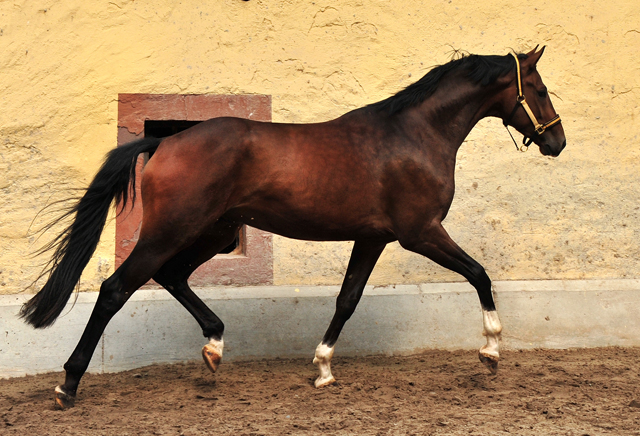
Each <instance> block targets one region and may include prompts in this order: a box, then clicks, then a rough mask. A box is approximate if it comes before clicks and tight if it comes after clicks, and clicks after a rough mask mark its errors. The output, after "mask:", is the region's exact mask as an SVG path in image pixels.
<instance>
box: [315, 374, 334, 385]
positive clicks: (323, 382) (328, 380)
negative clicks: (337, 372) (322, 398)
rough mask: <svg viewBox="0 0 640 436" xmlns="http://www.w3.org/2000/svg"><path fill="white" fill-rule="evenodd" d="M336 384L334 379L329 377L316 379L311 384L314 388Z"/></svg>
mask: <svg viewBox="0 0 640 436" xmlns="http://www.w3.org/2000/svg"><path fill="white" fill-rule="evenodd" d="M335 382H336V379H335V377H333V376H330V377H326V378H322V377H318V378H317V379H316V381H315V382H314V383H313V384H314V385H315V387H316V388H323V387H325V386H329V385H332V384H334V383H335Z"/></svg>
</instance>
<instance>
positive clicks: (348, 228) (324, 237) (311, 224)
mask: <svg viewBox="0 0 640 436" xmlns="http://www.w3.org/2000/svg"><path fill="white" fill-rule="evenodd" d="M274 212H275V211H272V212H265V211H259V210H242V211H240V210H236V211H232V212H231V213H229V214H225V216H227V217H228V218H233V219H234V220H237V221H241V222H243V223H245V224H246V225H248V226H251V227H255V228H258V229H260V230H264V231H267V232H271V233H275V234H277V235H280V236H284V237H287V238H292V239H301V240H307V241H353V240H361V239H366V240H381V241H389V242H391V241H394V240H395V239H396V237H395V236H394V234H393V231H392V230H391V228H390V226H389V225H388V224H387V223H386V222H385V221H384V220H382V219H376V217H373V216H369V217H366V216H361V217H355V218H352V219H345V217H336V216H331V215H324V216H315V217H312V216H307V215H306V214H296V213H295V212H289V213H286V214H284V213H283V214H280V213H274Z"/></svg>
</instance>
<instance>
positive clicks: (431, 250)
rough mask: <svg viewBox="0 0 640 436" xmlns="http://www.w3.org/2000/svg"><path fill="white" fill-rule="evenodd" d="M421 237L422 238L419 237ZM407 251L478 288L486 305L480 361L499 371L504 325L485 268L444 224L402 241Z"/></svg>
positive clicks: (492, 371)
mask: <svg viewBox="0 0 640 436" xmlns="http://www.w3.org/2000/svg"><path fill="white" fill-rule="evenodd" d="M416 235H421V236H416ZM399 242H400V244H401V245H402V246H403V247H404V248H406V249H407V250H411V251H414V252H416V253H419V254H422V255H424V256H426V257H428V258H429V259H431V260H433V261H434V262H436V263H438V264H440V265H441V266H443V267H445V268H448V269H450V270H452V271H455V272H457V273H458V274H461V275H462V276H464V278H466V279H467V280H468V281H469V283H471V285H472V286H473V287H474V288H476V291H477V292H478V296H479V297H480V305H481V306H482V318H483V326H484V331H483V334H484V335H485V336H486V338H487V343H486V345H484V346H483V347H482V348H481V349H480V355H479V357H480V360H481V361H482V363H483V364H484V365H485V366H486V367H487V368H488V369H489V371H491V373H492V374H496V373H497V371H498V360H499V358H500V354H499V338H500V333H501V332H502V325H501V324H500V319H499V318H498V312H497V311H496V306H495V303H494V301H493V295H492V293H491V279H489V276H488V275H487V273H486V272H485V270H484V268H483V267H482V265H480V264H479V263H478V262H476V261H475V260H473V259H472V258H471V256H469V255H468V254H467V253H465V252H464V251H463V250H462V248H460V247H459V246H458V245H457V244H456V243H455V242H454V241H453V240H452V239H451V237H450V236H449V235H448V234H447V232H446V230H445V229H444V227H442V225H440V224H434V225H432V227H431V228H429V229H428V230H426V229H425V230H423V231H422V232H414V233H412V235H411V236H410V237H408V238H401V239H399Z"/></svg>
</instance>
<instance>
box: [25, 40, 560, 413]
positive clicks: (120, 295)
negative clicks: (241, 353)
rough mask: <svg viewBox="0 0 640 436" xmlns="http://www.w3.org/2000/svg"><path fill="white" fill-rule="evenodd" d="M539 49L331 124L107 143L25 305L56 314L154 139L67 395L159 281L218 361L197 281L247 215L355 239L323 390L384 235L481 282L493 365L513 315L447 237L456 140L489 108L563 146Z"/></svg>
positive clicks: (231, 125)
mask: <svg viewBox="0 0 640 436" xmlns="http://www.w3.org/2000/svg"><path fill="white" fill-rule="evenodd" d="M542 52H543V50H541V51H538V52H536V50H535V49H534V50H532V51H531V52H530V53H528V54H519V55H517V56H516V55H506V56H478V55H470V56H466V57H463V58H461V59H458V60H454V61H451V62H449V63H447V64H445V65H442V66H439V67H436V68H434V69H433V70H431V71H430V72H429V73H428V74H427V75H426V76H424V77H423V78H422V79H420V80H419V81H418V82H416V83H414V84H413V85H410V86H409V87H407V88H406V89H404V90H403V91H401V92H399V93H398V94H396V95H395V96H393V97H390V98H388V99H386V100H384V101H381V102H379V103H375V104H372V105H370V106H367V107H364V108H361V109H357V110H354V111H352V112H349V113H347V114H345V115H343V116H341V117H340V118H337V119H335V120H332V121H329V122H325V123H318V124H275V123H273V124H272V123H261V122H256V121H249V120H244V119H237V118H217V119H212V120H209V121H205V122H203V123H201V124H198V125H196V126H194V127H192V128H190V129H188V130H185V131H183V132H181V133H178V134H176V135H174V136H170V137H168V138H165V139H162V140H161V139H143V140H140V141H137V142H133V143H131V144H127V145H125V146H122V147H119V148H117V149H114V150H113V151H111V152H110V153H109V155H108V157H107V159H106V161H105V163H104V165H103V166H102V168H101V169H100V171H99V172H98V174H97V175H96V177H95V178H94V180H93V182H92V183H91V185H90V186H89V188H88V189H87V191H86V193H85V195H84V196H83V197H82V199H80V201H79V202H78V203H77V204H76V205H75V207H73V208H72V209H71V210H70V211H69V212H68V213H67V215H66V216H70V215H75V219H74V220H73V222H72V224H71V225H69V227H68V228H67V229H66V230H65V231H64V232H63V233H62V234H61V235H60V236H58V238H57V239H56V240H55V241H54V243H52V246H51V247H52V248H55V253H54V255H53V258H52V260H51V262H50V268H49V269H48V270H47V271H46V272H47V273H48V274H49V278H48V281H47V283H46V284H45V285H44V287H43V288H42V290H40V292H38V293H37V294H36V295H35V296H34V297H33V298H32V299H31V300H30V301H29V302H28V303H26V304H25V306H24V307H23V308H22V312H21V314H22V316H24V317H25V318H26V320H27V321H28V322H29V323H31V324H32V325H33V326H35V327H46V326H49V325H51V324H52V323H53V322H54V321H55V319H56V317H57V316H58V315H59V314H60V312H61V311H62V309H63V307H64V305H65V304H66V302H67V301H68V299H69V296H70V295H71V293H72V292H73V289H74V287H75V286H76V284H77V282H78V280H79V278H80V274H81V272H82V270H83V269H84V267H85V266H86V264H87V262H88V261H89V259H90V257H91V255H92V253H93V251H94V250H95V247H96V244H97V243H98V239H99V237H100V234H101V232H102V229H103V226H104V224H105V220H106V217H107V214H108V211H109V208H110V207H111V204H112V202H113V200H114V199H115V200H116V201H119V202H121V204H124V203H126V202H127V200H128V199H129V200H130V201H133V200H134V199H133V198H130V195H131V194H130V193H131V192H132V191H131V189H132V186H133V184H134V183H135V180H134V175H135V173H134V167H135V162H136V159H137V156H138V155H139V154H140V153H144V152H149V153H150V154H151V158H150V159H149V161H148V163H147V165H146V167H145V169H144V173H143V176H142V203H143V209H144V213H143V219H142V227H141V231H140V238H139V240H138V243H137V245H136V246H135V248H134V250H133V252H132V253H131V255H130V256H129V258H127V259H126V261H125V262H124V263H123V264H122V265H121V266H120V268H118V269H117V271H116V272H115V273H114V274H113V275H112V276H111V277H109V278H108V279H107V280H105V281H104V283H103V284H102V286H101V288H100V294H99V296H98V300H97V302H96V305H95V308H94V310H93V313H92V315H91V318H90V319H89V322H88V324H87V327H86V329H85V331H84V334H83V335H82V338H81V339H80V342H79V343H78V346H77V347H76V349H75V350H74V352H73V354H72V355H71V357H70V358H69V360H68V361H67V363H66V364H65V365H64V368H65V370H66V379H65V382H64V384H63V385H61V386H58V387H57V388H56V402H57V403H58V405H59V406H61V407H69V406H71V405H73V403H74V400H75V395H76V390H77V388H78V384H79V382H80V379H81V377H82V376H83V374H84V373H85V371H86V369H87V366H88V365H89V360H90V359H91V356H92V354H93V352H94V349H95V347H96V345H97V343H98V340H99V338H100V336H101V335H102V333H103V331H104V329H105V327H106V326H107V323H108V322H109V320H110V319H111V317H113V315H114V314H115V313H116V312H118V310H119V309H120V308H122V306H123V305H124V303H125V302H126V301H127V300H128V299H129V297H131V295H132V294H133V293H134V292H135V291H136V289H138V288H139V287H140V286H141V285H143V284H144V283H146V282H147V281H148V280H149V279H151V278H153V279H154V280H156V281H157V282H158V283H160V284H161V285H162V286H163V287H165V288H166V289H167V290H168V291H169V292H170V293H171V295H173V296H174V297H175V298H176V299H177V300H178V301H179V302H180V303H181V304H182V305H183V306H184V307H185V308H186V309H187V310H188V311H189V312H190V313H191V314H192V315H193V316H194V317H195V319H196V320H197V321H198V323H199V324H200V326H201V327H202V330H203V333H204V335H205V337H207V338H209V343H208V344H207V345H205V347H204V348H203V356H204V359H205V362H206V363H207V365H208V366H209V368H210V369H211V370H212V371H215V370H216V368H217V366H218V364H219V362H220V359H221V357H222V348H223V341H222V333H223V329H224V326H223V324H222V321H220V319H218V317H217V316H216V315H215V314H214V313H213V312H212V311H211V310H210V309H209V308H208V307H207V306H206V305H205V304H204V303H203V302H202V301H201V300H200V299H199V298H198V297H197V296H196V295H195V294H194V293H193V291H192V290H191V289H190V288H189V285H188V283H187V280H188V278H189V276H190V275H191V273H192V272H193V271H194V270H195V269H196V268H197V267H198V266H199V265H201V264H202V263H203V262H205V261H207V260H208V259H210V258H211V257H213V256H215V255H216V253H218V251H219V250H221V249H222V248H223V247H226V246H227V245H228V244H229V243H230V242H231V241H233V240H234V238H235V236H236V234H237V233H238V230H239V229H240V227H241V226H242V225H243V224H247V225H250V226H254V227H257V228H260V229H263V230H267V231H270V232H273V233H277V234H279V235H283V236H286V237H289V238H297V239H306V240H314V241H344V240H353V241H355V244H354V247H353V253H352V255H351V260H350V261H349V266H348V268H347V272H346V276H345V279H344V283H343V285H342V289H341V291H340V295H339V296H338V300H337V307H336V311H335V315H334V317H333V320H332V321H331V324H330V325H329V328H328V330H327V332H326V333H325V335H324V338H323V339H322V342H321V343H320V345H318V347H317V349H316V353H315V359H314V362H315V363H316V364H317V365H318V366H319V369H320V376H319V377H318V379H317V380H316V383H315V384H316V386H317V387H320V386H324V385H327V384H329V383H332V382H333V381H334V378H333V376H332V375H331V370H330V361H331V356H332V354H333V350H334V345H335V343H336V341H337V340H338V336H339V334H340V331H341V330H342V327H343V326H344V324H345V322H346V321H347V320H348V319H349V317H350V316H351V315H352V314H353V312H354V310H355V308H356V305H357V304H358V301H359V300H360V297H361V295H362V291H363V288H364V286H365V283H366V282H367V279H368V278H369V275H370V273H371V271H372V269H373V267H374V265H375V263H376V261H377V259H378V257H379V256H380V254H381V253H382V251H383V249H384V247H385V245H386V244H388V243H389V242H392V241H396V240H397V241H399V242H400V244H401V245H402V246H403V247H404V248H406V249H407V250H411V251H413V252H416V253H420V254H422V255H424V256H426V257H428V258H429V259H431V260H433V261H434V262H437V263H438V264H440V265H442V266H443V267H445V268H448V269H450V270H453V271H455V272H457V273H459V274H461V275H462V276H464V277H465V278H466V279H467V280H468V281H469V282H470V283H471V284H472V285H473V286H474V287H475V288H476V289H477V291H478V296H479V297H480V303H481V305H482V310H483V314H484V318H483V319H484V333H485V335H486V336H487V344H486V345H484V346H483V347H482V348H481V350H480V359H481V360H482V361H483V362H484V363H485V364H486V365H487V366H488V367H489V369H490V370H491V371H493V372H495V371H496V370H497V363H498V358H499V354H498V339H499V334H500V331H501V329H502V327H501V325H500V321H499V319H498V315H497V313H496V308H495V305H494V302H493V297H492V290H491V280H490V279H489V277H488V276H487V274H486V273H485V271H484V269H483V267H482V266H481V265H480V264H479V263H478V262H476V261H475V260H473V259H472V258H471V257H469V256H468V255H467V254H466V253H465V252H464V251H463V250H462V249H461V248H460V247H458V245H456V243H455V242H454V241H452V240H451V238H450V237H449V235H448V234H447V232H446V231H445V229H444V228H443V227H442V220H444V218H445V217H446V216H447V212H448V210H449V207H450V205H451V202H452V200H453V194H454V168H455V161H456V153H457V151H458V148H459V147H460V145H461V144H462V142H463V140H464V139H465V137H466V136H467V135H468V133H469V132H470V131H471V129H472V128H473V127H474V126H475V124H476V123H477V122H478V121H479V120H480V119H482V118H484V117H487V116H493V117H499V118H501V119H502V120H503V121H504V122H505V125H506V124H509V125H511V126H513V127H514V128H515V129H517V130H518V131H519V132H521V133H522V134H523V135H525V137H529V138H531V139H530V140H532V141H533V142H534V143H535V144H537V145H538V146H539V148H540V151H541V153H542V154H544V155H549V156H558V154H560V152H561V151H562V149H563V148H564V146H565V143H566V141H565V136H564V131H563V129H562V126H561V124H560V123H559V121H560V120H559V118H558V117H557V115H556V113H555V111H554V109H553V106H552V104H551V101H550V100H549V95H548V93H547V90H546V88H545V86H544V84H543V83H542V79H541V78H540V75H539V74H538V72H537V71H536V64H537V62H538V59H539V58H540V56H541V55H542ZM538 119H541V120H549V121H548V122H547V123H545V124H540V123H538V121H537V120H538ZM128 197H129V198H128Z"/></svg>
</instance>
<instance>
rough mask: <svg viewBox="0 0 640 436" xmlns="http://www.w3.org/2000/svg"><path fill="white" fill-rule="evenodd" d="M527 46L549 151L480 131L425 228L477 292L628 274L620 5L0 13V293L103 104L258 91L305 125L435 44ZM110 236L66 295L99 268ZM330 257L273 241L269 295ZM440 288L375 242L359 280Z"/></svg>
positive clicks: (639, 216) (427, 54) (20, 279)
mask: <svg viewBox="0 0 640 436" xmlns="http://www.w3.org/2000/svg"><path fill="white" fill-rule="evenodd" d="M536 44H546V45H547V51H546V52H545V55H544V57H543V58H542V60H541V61H540V64H539V70H540V72H541V74H542V77H543V79H544V80H545V82H546V84H547V86H548V88H549V90H550V91H551V93H552V99H553V101H554V104H555V106H556V109H557V111H558V112H559V113H560V114H561V116H562V118H563V123H564V129H565V132H566V136H567V141H568V146H567V149H566V150H565V151H564V152H563V154H562V155H561V156H560V157H559V158H558V159H555V160H553V159H549V158H545V157H543V156H541V155H540V154H539V153H537V151H535V150H533V148H532V150H530V151H529V153H523V154H521V153H517V152H516V151H515V150H514V147H513V144H512V143H511V142H510V139H509V137H508V135H507V133H506V132H505V131H504V129H503V128H502V126H501V123H500V121H499V120H495V119H492V120H484V121H482V122H481V123H480V124H479V125H478V126H477V128H476V129H475V130H474V132H472V134H471V135H470V137H469V138H468V141H467V142H466V143H465V144H464V145H463V146H462V148H461V150H460V153H459V160H458V170H457V187H458V190H457V196H456V199H455V200H454V203H453V206H452V209H451V212H450V214H449V217H448V218H447V220H446V221H445V227H446V228H447V229H448V231H449V232H450V234H451V235H452V237H453V238H454V240H456V241H457V242H458V243H459V244H460V245H461V246H462V247H463V248H464V249H465V250H466V251H467V252H468V253H469V254H471V255H472V256H473V257H475V258H476V259H477V260H478V261H479V262H480V263H482V264H483V265H484V266H485V267H486V269H487V271H488V272H489V274H490V276H491V277H492V278H493V279H500V280H512V279H531V280H535V279H573V278H618V277H619V278H623V277H638V276H640V248H639V247H640V209H639V208H640V201H638V200H639V197H640V188H639V186H640V183H639V182H640V175H639V173H640V171H639V165H638V164H639V162H640V151H639V147H638V145H639V138H638V134H639V132H640V109H639V102H640V63H639V62H638V61H637V56H636V53H637V52H638V50H639V49H640V7H639V6H638V4H637V1H636V0H613V1H612V2H598V1H589V0H587V1H585V0H580V1H578V0H566V1H563V2H557V1H538V2H526V1H513V0H510V1H499V0H488V1H485V2H462V1H456V0H446V1H441V0H424V1H354V0H349V1H346V0H334V1H331V2H328V1H274V2H269V1H257V0H251V1H249V2H244V1H240V0H204V1H203V0H200V1H192V0H186V1H182V2H174V1H167V0H159V1H154V2H149V1H140V0H136V1H133V0H130V1H120V0H115V1H111V2H84V1H80V0H67V1H64V2H52V1H50V2H42V1H37V2H36V1H20V0H15V1H1V0H0V152H1V156H0V271H1V273H0V293H3V294H7V293H16V292H20V291H22V290H23V289H24V288H25V287H26V286H27V285H28V284H29V283H30V282H31V281H32V280H33V279H34V278H35V277H36V273H37V271H38V265H39V263H40V262H42V261H43V260H45V259H43V258H35V259H32V258H29V257H27V256H28V254H29V253H30V252H32V251H33V250H34V248H36V247H37V246H38V244H37V243H34V240H33V239H34V238H33V236H29V235H28V233H27V230H28V228H29V226H30V224H31V222H32V220H33V219H34V216H35V215H36V213H37V212H38V211H39V210H40V209H41V208H42V206H43V205H44V204H45V203H47V202H51V201H54V200H56V199H59V198H62V197H64V196H66V194H68V193H69V189H72V188H76V187H84V186H86V185H87V183H88V182H89V180H90V179H91V177H92V176H93V174H94V173H95V171H96V170H97V168H98V166H99V164H100V162H101V160H102V157H103V156H104V154H105V153H106V152H107V151H108V150H109V149H111V148H112V147H114V146H115V144H116V134H117V132H116V130H117V129H116V121H117V96H118V94H119V93H183V94H207V93H214V94H245V93H249V94H251V93H256V94H269V95H272V97H273V120H274V121H276V122H311V121H322V120H327V119H330V118H333V117H336V116H339V115H340V114H342V113H344V112H346V111H348V110H351V109H354V108H357V107H359V106H362V105H365V104H367V103H371V102H374V101H378V100H381V99H383V98H385V97H387V96H389V95H391V94H393V93H395V92H397V91H398V90H400V89H401V88H403V87H404V86H406V85H408V84H410V83H412V82H413V81H415V80H417V79H419V78H420V77H421V76H422V75H424V74H425V73H426V72H427V71H428V70H429V69H430V68H431V67H432V66H434V65H437V64H441V63H444V62H447V61H448V60H449V59H450V57H451V54H452V49H454V48H455V49H461V50H465V51H469V52H472V53H478V54H506V53H507V52H508V51H509V49H515V50H517V51H525V50H529V49H531V48H533V47H534V46H535V45H536ZM38 222H40V223H41V222H43V220H40V221H36V226H37V223H38ZM114 231H115V230H114V224H113V223H111V224H110V225H109V226H108V228H107V230H106V232H105V234H104V235H103V241H102V243H101V245H100V246H99V248H98V250H97V252H96V255H95V256H94V260H93V261H92V262H91V263H90V265H89V266H88V268H87V270H86V272H85V275H84V277H83V282H82V287H83V288H85V289H96V287H97V285H98V284H99V283H100V281H101V280H102V279H103V278H104V277H106V276H107V275H108V274H109V273H111V272H112V269H113V264H114V243H113V240H114ZM349 250H350V244H349V243H309V242H302V241H291V240H287V239H284V238H280V237H276V238H275V239H274V280H275V282H276V284H333V283H339V282H340V281H341V280H342V274H343V272H344V268H345V266H346V262H347V260H348V255H349ZM457 280H460V278H459V277H458V276H456V275H454V274H452V273H450V272H447V271H445V270H443V269H442V268H440V267H437V266H435V265H433V264H432V263H431V262H429V261H427V260H425V259H422V258H420V257H419V256H417V255H412V254H408V253H407V252H405V251H404V250H402V249H401V248H399V247H398V246H397V245H390V246H389V247H388V248H387V250H386V251H385V253H384V254H383V256H382V258H381V260H380V262H379V264H378V266H377V267H376V270H375V271H374V274H373V276H372V279H371V282H372V283H375V284H389V283H407V282H413V283H415V282H424V281H457Z"/></svg>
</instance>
